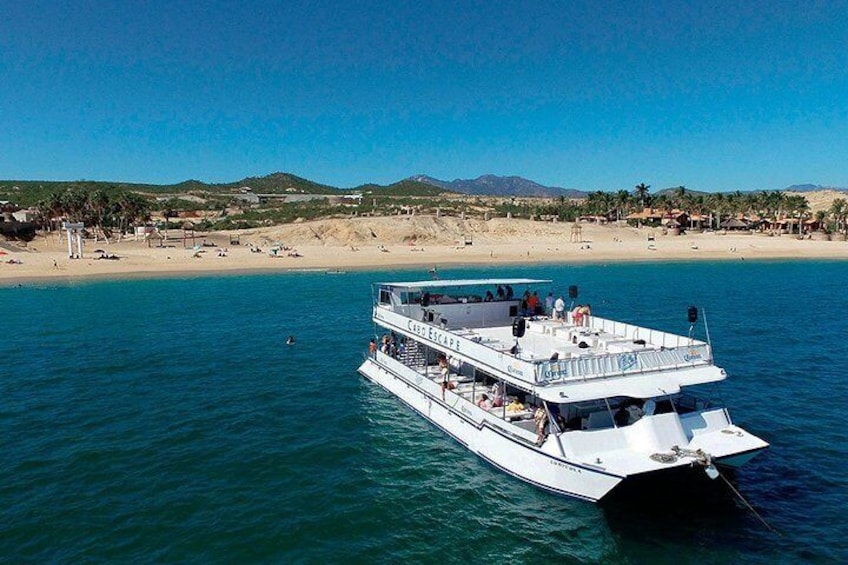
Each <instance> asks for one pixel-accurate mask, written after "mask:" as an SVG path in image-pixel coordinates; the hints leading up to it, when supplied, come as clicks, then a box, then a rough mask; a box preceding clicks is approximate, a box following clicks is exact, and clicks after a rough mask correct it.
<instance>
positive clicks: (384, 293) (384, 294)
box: [380, 288, 392, 304]
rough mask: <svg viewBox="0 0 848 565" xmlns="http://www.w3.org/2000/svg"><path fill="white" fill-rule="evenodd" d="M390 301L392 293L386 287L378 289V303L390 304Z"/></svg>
mask: <svg viewBox="0 0 848 565" xmlns="http://www.w3.org/2000/svg"><path fill="white" fill-rule="evenodd" d="M391 303H392V293H391V291H390V290H389V289H387V288H381V289H380V304H391Z"/></svg>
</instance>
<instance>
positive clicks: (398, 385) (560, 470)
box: [359, 358, 624, 502]
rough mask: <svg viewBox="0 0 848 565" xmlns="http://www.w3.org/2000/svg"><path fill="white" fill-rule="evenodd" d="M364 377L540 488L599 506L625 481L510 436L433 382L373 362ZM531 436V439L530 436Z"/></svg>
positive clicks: (366, 365)
mask: <svg viewBox="0 0 848 565" xmlns="http://www.w3.org/2000/svg"><path fill="white" fill-rule="evenodd" d="M359 372H360V373H361V374H362V375H363V376H365V377H367V378H368V379H369V380H371V381H374V382H375V383H377V384H379V385H380V386H382V387H383V388H385V389H386V390H388V391H389V392H391V393H392V394H394V395H395V396H397V397H398V398H400V399H401V400H402V401H403V402H404V403H406V404H407V405H409V406H410V407H411V408H413V409H414V410H415V411H416V412H418V413H419V414H421V415H422V416H424V417H425V418H427V419H428V420H429V421H430V422H432V423H433V424H435V425H436V426H438V427H439V428H441V429H442V430H444V431H445V432H447V433H448V434H449V435H450V436H451V437H453V438H454V439H456V440H457V441H458V442H459V443H461V444H462V445H464V446H465V447H467V448H468V449H469V450H470V451H471V452H473V453H476V454H477V455H479V456H480V457H481V458H483V459H484V460H486V461H488V462H489V463H491V464H492V465H494V466H495V467H497V468H498V469H500V470H502V471H504V472H506V473H509V474H510V475H512V476H514V477H517V478H519V479H521V480H523V481H526V482H528V483H530V484H533V485H535V486H537V487H540V488H543V489H546V490H549V491H552V492H555V493H558V494H562V495H567V496H573V497H577V498H581V499H584V500H590V501H593V502H595V501H598V500H600V499H601V498H602V497H603V496H605V495H606V494H607V493H609V492H610V491H611V490H612V489H613V488H614V487H615V486H616V485H617V484H619V483H620V482H621V480H622V479H623V478H624V477H622V476H618V475H615V474H612V473H608V472H605V471H603V470H598V469H592V468H591V467H589V466H586V465H585V464H574V463H571V462H569V461H567V460H566V459H565V458H562V457H558V456H556V455H553V454H551V453H549V451H550V450H551V449H555V447H554V446H553V445H552V443H553V442H552V441H551V440H549V441H548V442H546V445H545V446H544V448H538V447H536V446H535V445H533V442H532V441H528V439H527V437H519V436H520V434H510V433H509V431H507V430H505V429H502V427H499V426H498V425H496V424H495V423H494V422H491V421H489V419H488V418H487V417H486V416H485V415H483V412H482V411H480V410H477V409H476V407H471V408H469V407H468V406H467V405H466V404H465V403H463V402H461V401H460V402H453V403H452V404H453V406H451V401H452V400H453V398H455V396H454V395H452V393H448V394H449V395H450V396H449V397H448V398H447V402H443V401H442V400H441V398H440V397H439V395H433V394H432V392H433V391H432V390H430V389H431V388H432V387H433V386H435V385H434V383H432V381H429V380H426V379H422V380H420V381H419V382H418V383H416V382H414V380H413V381H410V380H407V379H404V378H403V377H401V376H399V375H398V374H395V373H394V372H393V371H391V370H389V369H387V368H386V367H383V366H381V365H379V364H378V363H376V362H375V361H374V360H373V359H370V358H369V359H366V361H365V362H364V363H363V364H362V365H361V366H360V367H359ZM531 435H532V434H531Z"/></svg>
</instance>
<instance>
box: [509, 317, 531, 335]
mask: <svg viewBox="0 0 848 565" xmlns="http://www.w3.org/2000/svg"><path fill="white" fill-rule="evenodd" d="M525 331H527V320H525V319H524V318H521V317H518V318H516V319H514V320H513V321H512V335H514V336H515V337H524V332H525Z"/></svg>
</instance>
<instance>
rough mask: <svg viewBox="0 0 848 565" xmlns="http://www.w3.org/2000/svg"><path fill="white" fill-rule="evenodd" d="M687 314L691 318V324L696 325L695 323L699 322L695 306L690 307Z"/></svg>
mask: <svg viewBox="0 0 848 565" xmlns="http://www.w3.org/2000/svg"><path fill="white" fill-rule="evenodd" d="M686 314H687V317H688V318H689V323H690V324H694V323H695V322H697V321H698V309H697V308H695V307H694V306H690V307H689V308H688V309H687V310H686Z"/></svg>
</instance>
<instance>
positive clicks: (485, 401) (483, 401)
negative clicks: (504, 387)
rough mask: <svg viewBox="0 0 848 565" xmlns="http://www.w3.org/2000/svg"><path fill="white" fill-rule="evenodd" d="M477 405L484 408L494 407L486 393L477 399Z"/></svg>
mask: <svg viewBox="0 0 848 565" xmlns="http://www.w3.org/2000/svg"><path fill="white" fill-rule="evenodd" d="M477 406H479V407H480V408H482V409H483V410H491V409H492V403H491V402H490V401H489V397H488V396H487V395H486V394H481V395H480V398H479V399H477Z"/></svg>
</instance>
